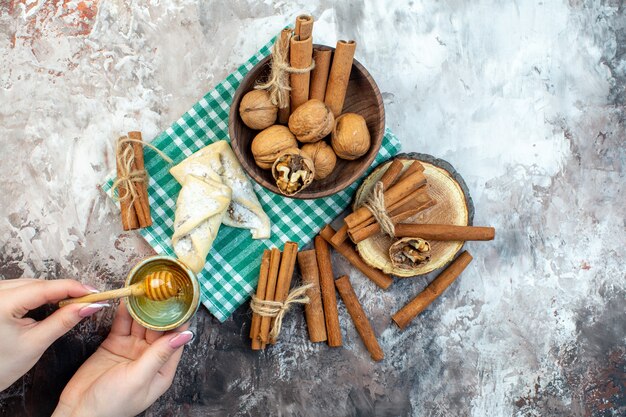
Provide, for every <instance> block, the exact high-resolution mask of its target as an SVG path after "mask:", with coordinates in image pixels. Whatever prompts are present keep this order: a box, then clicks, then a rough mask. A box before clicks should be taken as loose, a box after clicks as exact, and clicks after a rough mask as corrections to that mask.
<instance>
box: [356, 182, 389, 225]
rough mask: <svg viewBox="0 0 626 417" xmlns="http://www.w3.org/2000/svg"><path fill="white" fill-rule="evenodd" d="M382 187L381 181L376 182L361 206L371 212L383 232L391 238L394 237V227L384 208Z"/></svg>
mask: <svg viewBox="0 0 626 417" xmlns="http://www.w3.org/2000/svg"><path fill="white" fill-rule="evenodd" d="M383 187H384V186H383V183H382V182H381V181H378V182H376V185H374V189H373V190H372V193H371V194H370V195H369V197H368V198H367V200H366V201H365V203H363V206H365V207H367V208H368V209H369V211H371V212H372V215H373V216H374V218H375V219H376V221H377V222H378V224H379V225H380V228H381V230H382V231H383V232H385V233H386V234H388V235H389V236H391V237H395V235H396V227H395V226H394V224H393V220H391V217H390V216H389V213H388V212H387V207H385V192H384V188H383Z"/></svg>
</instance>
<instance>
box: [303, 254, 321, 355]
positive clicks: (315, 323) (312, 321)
mask: <svg viewBox="0 0 626 417" xmlns="http://www.w3.org/2000/svg"><path fill="white" fill-rule="evenodd" d="M298 266H299V267H300V273H301V274H302V283H303V284H304V285H307V284H311V285H313V287H312V288H309V289H308V290H307V292H306V295H307V296H308V297H309V300H310V301H309V304H306V305H305V306H304V315H305V318H306V326H307V329H308V330H309V340H310V341H311V342H313V343H316V342H324V341H326V340H327V336H326V323H325V319H324V307H323V306H322V298H321V297H322V294H321V291H320V276H319V270H318V268H317V256H316V255H315V250H305V251H302V252H300V253H298Z"/></svg>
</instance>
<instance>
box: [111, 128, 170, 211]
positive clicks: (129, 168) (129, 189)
mask: <svg viewBox="0 0 626 417" xmlns="http://www.w3.org/2000/svg"><path fill="white" fill-rule="evenodd" d="M132 142H135V143H140V144H142V145H143V146H147V147H149V148H151V149H152V150H154V151H155V152H156V153H157V154H158V155H159V156H160V157H161V158H163V159H164V160H165V161H166V162H167V163H170V164H171V163H173V162H174V161H173V160H172V159H171V158H170V157H169V156H167V155H166V154H164V153H163V152H162V151H161V150H160V149H159V148H157V147H156V146H154V145H152V144H150V143H146V142H144V141H142V140H138V139H130V138H128V137H126V136H122V137H121V138H119V140H118V141H117V145H116V148H115V155H117V158H118V160H117V163H118V166H119V167H120V172H119V175H118V176H117V178H116V179H115V181H114V182H113V185H112V186H111V191H112V195H113V198H114V199H115V200H116V201H126V200H128V199H130V203H129V205H133V204H134V202H135V200H136V199H137V189H136V188H135V187H134V186H133V183H135V182H144V181H147V180H148V173H147V172H146V170H145V169H135V150H134V149H133V147H132V146H126V148H125V149H124V150H123V151H122V147H123V146H124V145H125V144H127V143H132ZM120 187H121V188H123V189H124V190H125V191H126V192H125V193H124V195H123V196H122V195H121V193H120ZM116 191H117V196H116V193H115V192H116ZM127 215H130V212H129V213H128V214H127Z"/></svg>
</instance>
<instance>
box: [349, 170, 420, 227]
mask: <svg viewBox="0 0 626 417" xmlns="http://www.w3.org/2000/svg"><path fill="white" fill-rule="evenodd" d="M424 184H426V177H425V176H424V173H422V172H414V173H412V174H411V175H409V176H408V177H406V178H405V179H403V180H402V181H399V182H397V183H396V184H394V185H393V186H391V187H390V188H389V190H387V191H385V194H384V195H385V205H386V206H387V207H389V206H391V205H392V204H393V203H395V202H397V201H398V200H400V199H402V198H403V197H405V196H406V195H407V194H409V193H411V192H413V191H415V190H417V189H418V188H420V187H421V186H423V185H424ZM372 217H373V215H372V212H371V211H370V210H369V209H368V208H367V207H361V208H359V209H357V210H356V211H355V212H353V213H352V214H350V215H348V216H347V217H346V218H345V219H344V222H345V223H346V224H347V225H348V227H350V228H353V227H355V226H357V225H358V224H360V223H363V222H364V221H366V220H368V219H370V218H372Z"/></svg>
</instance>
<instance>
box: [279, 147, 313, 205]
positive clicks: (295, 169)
mask: <svg viewBox="0 0 626 417" xmlns="http://www.w3.org/2000/svg"><path fill="white" fill-rule="evenodd" d="M272 176H273V177H274V179H275V180H276V186H277V187H278V189H279V190H280V192H281V193H283V194H284V195H287V196H292V195H295V194H297V193H299V192H300V191H302V190H304V189H305V188H306V187H308V186H309V184H311V182H313V178H314V177H315V168H314V165H313V161H312V160H311V158H309V157H308V156H307V155H306V154H304V153H303V152H302V151H301V150H300V149H298V148H289V149H286V150H285V151H283V152H282V153H281V154H280V155H279V156H278V158H276V161H275V162H274V165H273V166H272Z"/></svg>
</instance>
